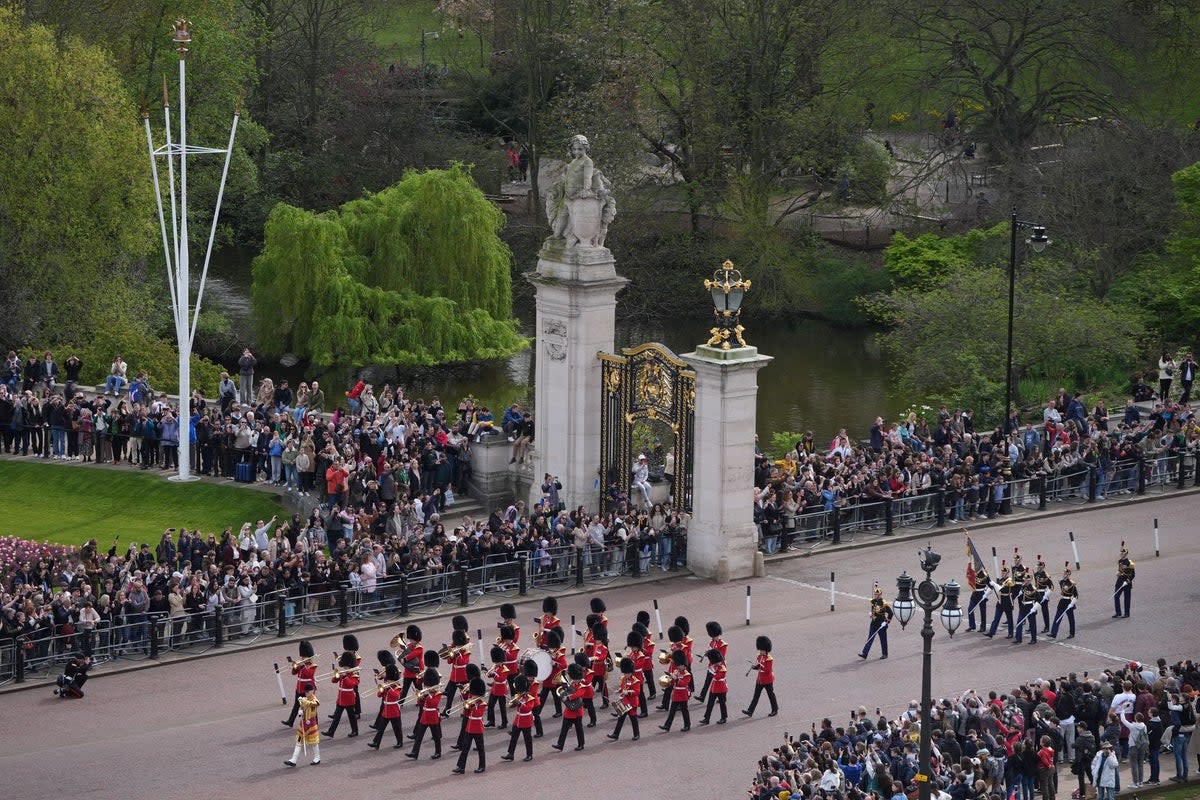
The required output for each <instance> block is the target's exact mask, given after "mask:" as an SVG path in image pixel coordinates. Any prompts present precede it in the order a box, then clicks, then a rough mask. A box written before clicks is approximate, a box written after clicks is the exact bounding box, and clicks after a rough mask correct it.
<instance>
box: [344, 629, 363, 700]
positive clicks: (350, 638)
mask: <svg viewBox="0 0 1200 800" xmlns="http://www.w3.org/2000/svg"><path fill="white" fill-rule="evenodd" d="M342 651H343V652H349V653H353V654H354V666H356V667H360V668H361V667H362V656H360V655H359V654H358V637H357V636H355V635H354V634H353V633H347V634H345V635H344V636H342ZM354 716H356V717H361V716H362V694H360V693H359V691H358V687H357V686H355V687H354Z"/></svg>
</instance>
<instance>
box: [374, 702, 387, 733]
mask: <svg viewBox="0 0 1200 800" xmlns="http://www.w3.org/2000/svg"><path fill="white" fill-rule="evenodd" d="M371 727H372V728H374V729H375V730H377V731H381V730H383V729H384V728H385V727H387V726H386V725H384V719H383V698H380V699H379V710H378V711H376V712H375V721H374V722H372V723H371Z"/></svg>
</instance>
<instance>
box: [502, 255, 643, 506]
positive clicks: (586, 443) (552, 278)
mask: <svg viewBox="0 0 1200 800" xmlns="http://www.w3.org/2000/svg"><path fill="white" fill-rule="evenodd" d="M525 277H526V278H527V279H528V280H529V282H530V283H532V284H533V285H534V288H535V289H536V290H537V331H536V339H537V355H536V370H535V373H534V375H535V377H534V390H535V402H534V428H535V431H534V444H535V448H536V449H535V451H534V452H533V456H534V463H533V476H532V477H533V485H532V486H531V487H530V493H529V497H530V506H531V507H532V504H533V503H535V502H537V501H538V500H540V499H541V496H542V494H541V485H542V476H543V475H544V474H545V473H547V472H549V473H550V474H551V475H557V476H558V478H559V480H560V481H561V482H562V486H563V488H562V490H561V491H560V492H559V497H560V499H561V500H562V502H564V503H566V505H567V507H568V508H574V507H576V506H580V505H582V506H584V507H585V508H588V509H596V508H598V507H599V502H600V491H599V488H598V485H597V483H596V479H597V475H598V470H599V468H600V402H601V392H600V360H599V359H598V358H597V357H596V354H597V353H599V352H600V351H604V352H612V351H613V348H614V344H615V330H616V310H617V292H619V291H620V290H621V289H622V288H624V287H625V284H627V283H628V282H629V281H628V280H627V279H625V278H622V277H621V276H620V275H618V274H617V270H616V262H615V261H614V260H613V257H612V253H611V252H609V250H608V249H607V248H605V247H582V246H575V247H566V246H565V243H563V242H562V240H556V239H548V240H547V241H546V244H545V245H543V246H542V251H541V252H540V253H539V254H538V263H537V270H536V271H534V272H530V273H527V274H526V276H525Z"/></svg>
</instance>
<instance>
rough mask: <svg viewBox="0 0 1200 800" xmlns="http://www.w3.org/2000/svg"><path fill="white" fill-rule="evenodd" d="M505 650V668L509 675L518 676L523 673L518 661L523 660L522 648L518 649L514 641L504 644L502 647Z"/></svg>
mask: <svg viewBox="0 0 1200 800" xmlns="http://www.w3.org/2000/svg"><path fill="white" fill-rule="evenodd" d="M500 647H502V648H503V649H504V668H505V669H506V670H507V671H508V672H507V674H508V675H516V674H517V673H519V672H520V671H521V668H520V665H519V664H518V661H519V660H520V658H521V648H519V647H517V642H516V640H515V639H514V640H513V641H511V642H504V643H503V644H501V645H500Z"/></svg>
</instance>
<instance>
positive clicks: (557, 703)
mask: <svg viewBox="0 0 1200 800" xmlns="http://www.w3.org/2000/svg"><path fill="white" fill-rule="evenodd" d="M547 697H553V698H554V716H556V717H561V716H562V698H560V697H559V696H558V693H557V692H555V691H554V689H553V688H552V687H551V686H550V684H546V685H545V686H543V687H542V693H541V694H540V695H539V696H538V699H539V700H540V701H541V705H540V706H538V710H539V711H540V710H541V709H543V708H545V707H546V698H547Z"/></svg>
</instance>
